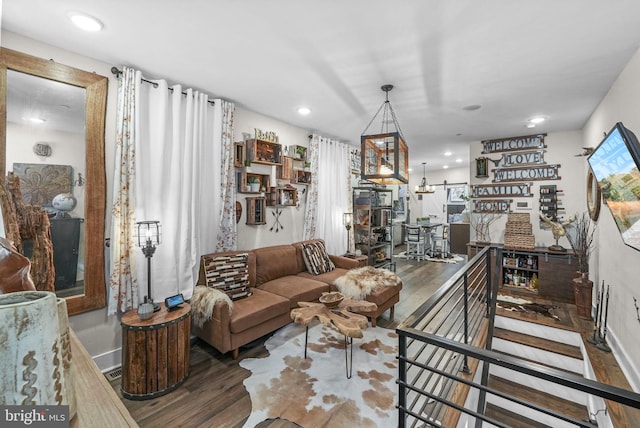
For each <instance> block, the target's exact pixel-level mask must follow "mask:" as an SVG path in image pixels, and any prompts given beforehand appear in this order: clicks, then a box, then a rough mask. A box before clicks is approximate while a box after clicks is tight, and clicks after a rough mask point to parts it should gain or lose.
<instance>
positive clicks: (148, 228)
mask: <svg viewBox="0 0 640 428" xmlns="http://www.w3.org/2000/svg"><path fill="white" fill-rule="evenodd" d="M160 236H161V235H160V222H159V221H156V220H152V221H139V222H137V223H136V238H137V239H136V245H137V246H138V247H140V248H142V253H143V254H144V256H145V257H146V258H147V295H146V296H145V298H144V302H145V303H150V304H152V305H153V311H154V312H156V311H159V310H160V305H158V304H157V303H154V302H153V298H152V297H151V257H153V253H155V252H156V246H157V245H160Z"/></svg>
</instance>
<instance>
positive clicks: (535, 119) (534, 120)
mask: <svg viewBox="0 0 640 428" xmlns="http://www.w3.org/2000/svg"><path fill="white" fill-rule="evenodd" d="M544 120H545V119H544V117H542V116H537V117H532V118H531V119H529V123H534V124H536V125H537V124H539V123H542V122H544Z"/></svg>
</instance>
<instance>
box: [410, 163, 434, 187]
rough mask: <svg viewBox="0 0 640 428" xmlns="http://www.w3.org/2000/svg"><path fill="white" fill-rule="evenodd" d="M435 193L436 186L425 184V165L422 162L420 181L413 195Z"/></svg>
mask: <svg viewBox="0 0 640 428" xmlns="http://www.w3.org/2000/svg"><path fill="white" fill-rule="evenodd" d="M435 191H436V186H433V185H432V186H429V185H428V184H427V163H426V162H422V181H420V184H418V185H417V186H416V190H415V193H417V194H424V193H434V192H435Z"/></svg>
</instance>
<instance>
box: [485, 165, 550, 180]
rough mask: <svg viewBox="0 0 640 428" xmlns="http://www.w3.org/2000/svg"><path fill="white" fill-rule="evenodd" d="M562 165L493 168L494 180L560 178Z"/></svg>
mask: <svg viewBox="0 0 640 428" xmlns="http://www.w3.org/2000/svg"><path fill="white" fill-rule="evenodd" d="M558 168H560V165H558V164H556V165H541V166H531V167H527V168H505V169H494V170H493V182H494V183H502V182H505V181H523V180H560V178H561V177H560V176H559V175H558Z"/></svg>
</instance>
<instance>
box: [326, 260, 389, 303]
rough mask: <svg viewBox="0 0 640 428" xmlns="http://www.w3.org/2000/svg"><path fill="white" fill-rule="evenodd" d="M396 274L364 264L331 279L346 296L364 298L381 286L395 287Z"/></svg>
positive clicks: (357, 298) (356, 298)
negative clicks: (333, 279)
mask: <svg viewBox="0 0 640 428" xmlns="http://www.w3.org/2000/svg"><path fill="white" fill-rule="evenodd" d="M400 282H401V280H400V277H398V275H396V274H395V273H393V272H391V271H390V270H388V269H376V268H374V267H372V266H365V267H361V268H357V269H351V270H350V271H348V272H347V273H345V274H344V275H342V276H341V277H340V278H338V279H336V280H335V281H333V284H334V285H335V286H336V287H338V290H340V292H341V293H342V294H344V295H345V296H346V297H351V298H352V299H355V300H364V299H366V298H367V296H368V295H369V294H371V293H372V292H374V291H376V290H378V289H380V288H382V287H395V286H397V285H398V284H400Z"/></svg>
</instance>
